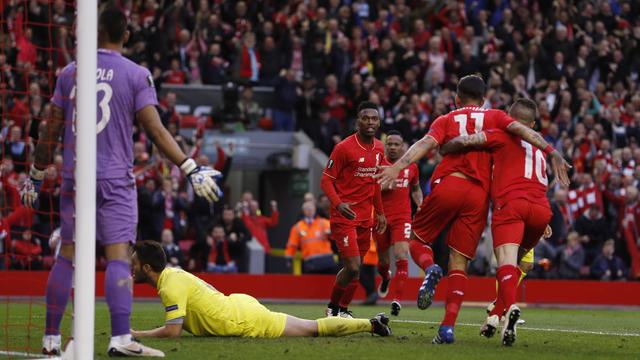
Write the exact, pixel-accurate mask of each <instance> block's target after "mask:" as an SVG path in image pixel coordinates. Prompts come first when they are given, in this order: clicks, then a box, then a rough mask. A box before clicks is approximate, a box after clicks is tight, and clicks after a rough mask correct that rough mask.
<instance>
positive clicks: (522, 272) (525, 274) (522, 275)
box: [518, 268, 527, 286]
mask: <svg viewBox="0 0 640 360" xmlns="http://www.w3.org/2000/svg"><path fill="white" fill-rule="evenodd" d="M518 270H520V279H519V280H518V286H520V284H521V283H522V280H524V278H525V277H526V276H527V273H526V272H524V271H522V269H520V268H518Z"/></svg>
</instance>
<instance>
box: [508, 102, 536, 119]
mask: <svg viewBox="0 0 640 360" xmlns="http://www.w3.org/2000/svg"><path fill="white" fill-rule="evenodd" d="M515 109H525V110H526V111H530V112H531V113H532V114H533V119H532V120H535V118H536V116H537V115H538V105H536V103H535V101H533V100H531V99H528V98H519V99H517V100H516V101H514V102H513V105H511V109H510V110H509V112H511V111H513V110H515Z"/></svg>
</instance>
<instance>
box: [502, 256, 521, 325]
mask: <svg viewBox="0 0 640 360" xmlns="http://www.w3.org/2000/svg"><path fill="white" fill-rule="evenodd" d="M496 278H497V279H498V299H500V300H502V304H503V305H504V306H502V308H503V309H509V307H510V306H511V305H513V304H515V302H516V291H517V289H518V280H520V269H518V267H517V266H515V265H502V266H500V267H499V268H498V270H497V271H496ZM501 315H502V314H501Z"/></svg>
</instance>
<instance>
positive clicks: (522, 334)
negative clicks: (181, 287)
mask: <svg viewBox="0 0 640 360" xmlns="http://www.w3.org/2000/svg"><path fill="white" fill-rule="evenodd" d="M267 306H268V307H269V308H270V309H272V310H274V311H281V312H285V313H288V314H291V315H295V316H299V317H303V318H317V317H319V316H321V315H322V313H323V311H324V306H323V305H322V304H317V305H299V304H296V305H290V304H267ZM404 306H405V308H404V309H403V310H402V313H401V315H400V316H399V317H398V318H392V322H391V327H392V330H393V336H392V337H388V338H381V337H378V336H371V335H368V334H360V335H354V336H350V337H344V338H280V339H241V338H196V337H192V336H190V335H188V334H186V333H184V334H183V336H182V337H181V338H179V339H171V340H166V339H165V340H162V339H155V340H150V339H148V340H145V341H144V343H145V344H148V345H150V346H153V347H156V348H158V349H161V350H163V351H164V352H165V353H166V355H167V358H168V359H258V358H259V359H276V358H277V359H287V358H290V359H305V360H307V359H346V358H349V359H374V358H375V359H438V358H441V359H496V358H502V357H509V358H511V359H528V360H530V359H536V360H538V359H559V358H573V359H587V358H590V359H591V358H602V359H605V358H607V359H640V311H622V310H600V309H598V310H592V309H589V310H586V309H571V310H566V309H541V308H524V309H523V318H524V319H525V320H526V322H527V323H526V325H524V326H521V327H519V329H518V339H517V341H516V344H515V345H514V347H513V348H503V347H501V346H500V342H499V339H498V337H494V338H493V339H485V338H482V337H480V336H479V335H478V328H479V325H480V323H481V322H482V321H483V320H484V310H483V309H481V308H477V307H463V309H462V311H461V313H460V317H459V318H458V323H459V324H458V326H457V327H456V342H455V343H454V344H452V345H431V344H430V342H431V339H432V337H433V336H434V334H435V332H436V330H437V326H438V321H439V320H440V319H441V317H442V314H443V308H442V306H434V307H433V308H430V309H428V310H425V311H421V310H418V309H417V308H416V307H415V306H414V305H413V304H409V303H407V304H404ZM388 310H389V309H388V307H387V306H375V307H364V306H355V307H353V311H354V313H355V315H357V316H359V317H367V318H368V317H371V316H373V315H375V314H376V313H378V312H387V313H388ZM31 311H32V314H31V323H32V324H34V327H33V328H31V331H30V334H28V333H29V331H28V328H27V326H26V325H25V326H15V327H14V326H11V327H7V326H6V325H7V324H28V323H29V319H28V314H29V309H28V306H27V305H24V304H17V303H9V304H8V305H7V304H2V305H1V306H0V324H1V325H4V326H2V327H0V353H2V351H11V350H13V351H21V352H25V351H26V352H31V353H34V352H38V351H39V348H40V341H41V334H40V331H41V330H40V329H41V327H42V323H43V322H44V306H42V305H40V304H38V305H33V306H32V307H31ZM96 313H97V316H96V343H95V348H96V353H95V354H96V355H95V356H96V359H105V358H107V356H106V346H107V341H108V338H109V336H108V335H109V314H108V311H107V307H106V305H105V304H104V303H103V302H98V303H97V306H96ZM163 315H164V314H163V309H162V307H161V305H160V303H158V302H136V303H135V304H134V308H133V318H132V327H133V328H134V329H148V328H151V327H155V326H160V325H162V323H163ZM69 324H70V317H65V319H64V322H63V327H64V329H65V333H66V334H68V333H69ZM5 358H8V357H7V356H6V355H5V356H1V355H0V359H5ZM11 358H15V359H24V358H26V357H21V356H13V357H11Z"/></svg>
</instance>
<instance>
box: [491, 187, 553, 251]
mask: <svg viewBox="0 0 640 360" xmlns="http://www.w3.org/2000/svg"><path fill="white" fill-rule="evenodd" d="M551 215H552V213H551V209H550V208H549V206H544V205H541V204H536V203H532V202H530V201H528V200H525V199H516V200H511V201H509V202H507V203H506V204H505V205H504V206H503V207H501V208H497V209H494V210H493V216H492V217H491V234H492V235H493V248H494V249H495V248H497V247H500V246H502V245H506V244H518V245H520V247H522V248H523V249H527V250H531V249H532V248H533V247H535V246H536V244H537V243H538V240H540V237H541V236H542V234H544V230H545V229H546V228H547V225H548V224H549V221H551Z"/></svg>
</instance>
